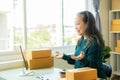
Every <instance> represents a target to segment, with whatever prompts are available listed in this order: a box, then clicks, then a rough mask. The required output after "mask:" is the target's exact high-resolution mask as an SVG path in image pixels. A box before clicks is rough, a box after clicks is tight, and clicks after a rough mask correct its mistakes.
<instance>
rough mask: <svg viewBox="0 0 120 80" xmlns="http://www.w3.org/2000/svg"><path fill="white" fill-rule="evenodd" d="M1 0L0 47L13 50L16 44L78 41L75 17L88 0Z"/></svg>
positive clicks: (33, 46) (53, 44)
mask: <svg viewBox="0 0 120 80" xmlns="http://www.w3.org/2000/svg"><path fill="white" fill-rule="evenodd" d="M1 1H2V2H0V44H1V45H2V46H0V50H14V45H15V44H21V45H22V46H23V47H24V48H25V49H36V48H45V47H56V46H67V45H75V44H76V40H77V38H78V36H77V34H76V33H75V28H74V19H75V15H76V13H77V12H80V11H83V10H86V0H7V1H6V0H1ZM6 2H7V3H8V4H9V5H6ZM3 3H4V4H3ZM2 4H3V5H2ZM6 7H7V8H8V9H7V10H6V9H5V8H6Z"/></svg>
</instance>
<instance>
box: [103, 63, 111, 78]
mask: <svg viewBox="0 0 120 80" xmlns="http://www.w3.org/2000/svg"><path fill="white" fill-rule="evenodd" d="M102 65H103V67H102V68H103V70H104V71H105V74H106V76H107V77H108V78H110V77H111V74H112V67H111V65H109V64H107V63H102Z"/></svg>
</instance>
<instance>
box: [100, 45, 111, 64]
mask: <svg viewBox="0 0 120 80" xmlns="http://www.w3.org/2000/svg"><path fill="white" fill-rule="evenodd" d="M110 51H112V50H111V48H110V47H109V46H105V47H104V50H103V53H102V61H103V62H104V63H106V62H107V59H108V58H110Z"/></svg>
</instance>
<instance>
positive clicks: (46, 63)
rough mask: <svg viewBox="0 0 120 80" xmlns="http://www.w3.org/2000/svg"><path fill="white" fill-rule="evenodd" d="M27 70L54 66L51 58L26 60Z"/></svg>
mask: <svg viewBox="0 0 120 80" xmlns="http://www.w3.org/2000/svg"><path fill="white" fill-rule="evenodd" d="M27 62H28V67H29V69H30V70H31V69H41V68H48V67H52V66H53V65H54V60H53V57H49V58H41V59H32V60H31V59H29V60H27Z"/></svg>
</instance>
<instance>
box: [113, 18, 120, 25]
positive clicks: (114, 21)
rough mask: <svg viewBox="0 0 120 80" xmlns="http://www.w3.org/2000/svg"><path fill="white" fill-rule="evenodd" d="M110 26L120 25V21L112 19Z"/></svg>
mask: <svg viewBox="0 0 120 80" xmlns="http://www.w3.org/2000/svg"><path fill="white" fill-rule="evenodd" d="M112 24H120V19H113V20H112Z"/></svg>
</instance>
